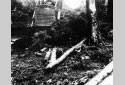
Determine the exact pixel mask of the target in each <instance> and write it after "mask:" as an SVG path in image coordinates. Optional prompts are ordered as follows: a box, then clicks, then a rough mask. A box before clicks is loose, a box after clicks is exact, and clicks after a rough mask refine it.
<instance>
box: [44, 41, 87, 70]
mask: <svg viewBox="0 0 125 85" xmlns="http://www.w3.org/2000/svg"><path fill="white" fill-rule="evenodd" d="M84 41H85V40H82V41H81V42H80V43H78V44H76V45H75V46H73V47H72V48H70V49H68V50H67V51H66V52H65V53H64V54H63V55H62V56H61V57H59V58H58V59H56V50H57V48H53V51H52V54H51V59H50V63H49V64H48V65H47V66H46V68H52V67H53V66H55V65H57V64H59V63H60V62H62V61H63V60H64V59H65V58H66V57H67V56H68V55H69V54H70V53H71V52H73V51H74V50H75V49H78V48H80V47H81V46H82V44H83V42H84Z"/></svg>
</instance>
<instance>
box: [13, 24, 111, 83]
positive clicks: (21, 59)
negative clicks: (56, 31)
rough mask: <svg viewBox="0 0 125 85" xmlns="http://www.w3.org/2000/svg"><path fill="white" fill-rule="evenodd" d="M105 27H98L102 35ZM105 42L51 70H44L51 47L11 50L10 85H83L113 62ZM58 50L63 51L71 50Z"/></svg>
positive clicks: (109, 47) (102, 41)
mask: <svg viewBox="0 0 125 85" xmlns="http://www.w3.org/2000/svg"><path fill="white" fill-rule="evenodd" d="M105 26H106V25H104V26H103V25H101V26H100V27H103V28H104V29H103V32H104V30H105V28H106V27H105ZM109 27H110V26H109ZM100 32H101V31H100ZM104 36H105V34H104ZM110 36H112V34H110ZM106 38H107V36H105V38H104V39H103V40H100V41H101V42H99V43H98V44H96V45H95V44H94V45H90V46H87V45H86V47H82V48H81V50H80V52H79V51H76V52H73V53H71V54H70V55H69V56H68V57H67V58H66V59H65V60H64V61H63V62H62V63H60V64H59V65H57V66H56V67H54V68H52V69H45V67H46V65H47V62H46V61H45V60H44V57H45V54H46V52H47V51H48V50H49V48H52V47H47V48H46V50H45V51H35V52H34V51H30V52H27V51H24V52H20V53H19V52H13V49H12V54H11V77H12V80H11V81H12V85H84V84H85V83H86V82H87V81H89V80H90V79H91V78H93V77H94V76H95V75H96V74H98V73H99V72H100V71H101V70H102V69H103V68H104V67H105V66H106V65H107V64H108V63H110V62H111V61H112V58H113V44H112V41H109V40H108V39H106ZM101 39H102V37H101ZM58 48H61V49H63V51H66V50H67V49H69V48H70V47H68V46H61V47H58ZM59 55H60V54H59Z"/></svg>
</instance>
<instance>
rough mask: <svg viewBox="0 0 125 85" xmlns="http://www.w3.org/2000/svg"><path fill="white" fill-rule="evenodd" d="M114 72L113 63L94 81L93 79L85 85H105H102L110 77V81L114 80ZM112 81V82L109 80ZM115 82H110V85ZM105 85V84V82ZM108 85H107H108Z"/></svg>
mask: <svg viewBox="0 0 125 85" xmlns="http://www.w3.org/2000/svg"><path fill="white" fill-rule="evenodd" d="M112 72H113V61H112V62H111V63H110V64H108V65H107V66H106V67H105V68H104V69H103V70H102V71H101V72H100V73H99V74H97V75H96V76H95V77H94V78H93V79H91V80H90V81H89V82H87V83H86V84H85V85H104V84H102V82H103V80H105V79H106V81H107V78H108V77H109V76H110V79H112V78H111V77H112V76H111V75H112ZM110 74H111V75H110ZM109 81H110V80H109ZM112 82H113V81H111V82H109V84H108V85H112V84H110V83H112ZM103 83H104V82H103ZM106 85H107V84H106Z"/></svg>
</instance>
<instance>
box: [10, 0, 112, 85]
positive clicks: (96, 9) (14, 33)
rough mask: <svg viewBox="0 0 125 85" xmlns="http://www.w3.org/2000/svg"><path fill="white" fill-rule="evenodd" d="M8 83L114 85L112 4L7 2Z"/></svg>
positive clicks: (100, 0)
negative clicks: (9, 37)
mask: <svg viewBox="0 0 125 85" xmlns="http://www.w3.org/2000/svg"><path fill="white" fill-rule="evenodd" d="M11 85H113V0H11Z"/></svg>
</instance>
